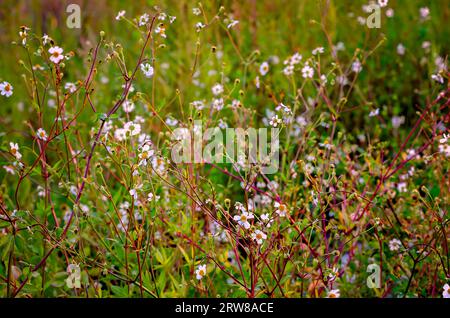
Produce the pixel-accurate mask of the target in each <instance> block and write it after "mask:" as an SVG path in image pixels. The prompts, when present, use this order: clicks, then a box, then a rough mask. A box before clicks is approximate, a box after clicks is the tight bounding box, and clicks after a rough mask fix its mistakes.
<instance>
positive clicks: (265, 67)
mask: <svg viewBox="0 0 450 318" xmlns="http://www.w3.org/2000/svg"><path fill="white" fill-rule="evenodd" d="M267 72H269V63H267V62H262V63H261V66H260V67H259V73H260V74H261V75H262V76H265V75H266V74H267Z"/></svg>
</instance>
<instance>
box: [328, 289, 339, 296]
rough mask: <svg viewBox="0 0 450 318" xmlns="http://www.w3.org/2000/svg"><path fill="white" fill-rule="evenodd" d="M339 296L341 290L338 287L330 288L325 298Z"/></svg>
mask: <svg viewBox="0 0 450 318" xmlns="http://www.w3.org/2000/svg"><path fill="white" fill-rule="evenodd" d="M339 297H341V292H340V291H339V289H332V290H330V291H329V292H328V295H327V298H339Z"/></svg>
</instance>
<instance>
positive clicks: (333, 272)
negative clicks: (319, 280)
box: [328, 267, 339, 281]
mask: <svg viewBox="0 0 450 318" xmlns="http://www.w3.org/2000/svg"><path fill="white" fill-rule="evenodd" d="M337 277H339V268H337V267H333V269H332V270H331V272H330V274H328V279H329V280H330V281H334V280H335V279H336V278H337Z"/></svg>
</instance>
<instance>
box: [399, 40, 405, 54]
mask: <svg viewBox="0 0 450 318" xmlns="http://www.w3.org/2000/svg"><path fill="white" fill-rule="evenodd" d="M405 52H406V48H405V46H404V45H403V44H402V43H399V44H398V45H397V54H398V55H405Z"/></svg>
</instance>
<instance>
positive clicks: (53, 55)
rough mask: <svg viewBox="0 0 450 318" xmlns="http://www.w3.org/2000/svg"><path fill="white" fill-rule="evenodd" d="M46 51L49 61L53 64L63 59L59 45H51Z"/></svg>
mask: <svg viewBox="0 0 450 318" xmlns="http://www.w3.org/2000/svg"><path fill="white" fill-rule="evenodd" d="M48 53H50V61H52V62H53V63H55V64H58V63H59V62H61V61H62V60H63V59H64V55H63V54H62V53H63V49H62V48H60V47H59V46H52V47H51V48H49V49H48Z"/></svg>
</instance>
